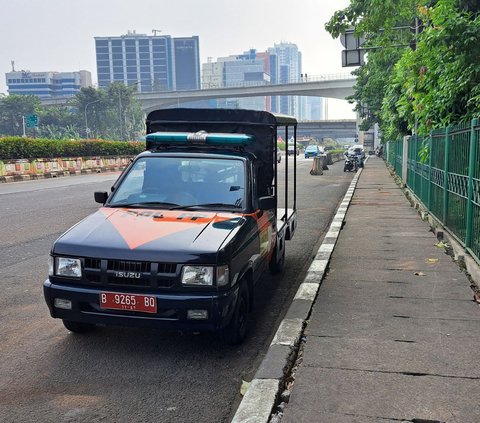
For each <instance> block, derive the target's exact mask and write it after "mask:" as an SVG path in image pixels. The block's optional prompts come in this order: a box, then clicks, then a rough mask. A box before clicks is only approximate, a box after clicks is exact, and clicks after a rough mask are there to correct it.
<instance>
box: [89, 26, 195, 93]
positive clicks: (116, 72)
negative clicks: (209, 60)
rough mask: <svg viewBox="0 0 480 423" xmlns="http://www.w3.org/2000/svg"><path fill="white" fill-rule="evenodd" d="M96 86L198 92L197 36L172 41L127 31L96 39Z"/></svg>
mask: <svg viewBox="0 0 480 423" xmlns="http://www.w3.org/2000/svg"><path fill="white" fill-rule="evenodd" d="M95 51H96V57H97V74H98V86H99V87H107V86H108V85H110V84H111V83H112V82H123V83H124V84H125V85H135V86H136V87H137V90H138V91H140V92H151V91H170V90H190V89H199V88H200V58H199V40H198V37H197V36H194V37H182V38H172V37H171V36H170V35H156V32H155V35H153V36H149V35H146V34H137V33H136V32H135V31H129V32H128V33H127V34H126V35H122V36H119V37H118V36H115V37H95Z"/></svg>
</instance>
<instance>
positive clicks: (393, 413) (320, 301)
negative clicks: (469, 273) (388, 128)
mask: <svg viewBox="0 0 480 423" xmlns="http://www.w3.org/2000/svg"><path fill="white" fill-rule="evenodd" d="M436 244H437V240H436V238H435V236H434V234H433V233H432V232H430V227H429V226H428V225H427V224H426V223H425V222H423V221H422V220H421V219H420V217H419V215H418V214H417V212H416V211H415V210H414V208H412V207H411V206H410V203H409V202H408V200H407V199H406V197H405V195H404V194H403V192H402V191H401V189H400V188H399V187H398V186H397V185H396V184H395V183H394V181H393V178H392V177H391V176H390V174H389V172H388V170H387V169H386V167H385V163H384V161H383V160H380V159H377V158H373V159H370V160H368V162H367V165H366V167H365V169H364V171H363V173H362V175H361V177H360V179H359V181H358V185H357V188H356V190H355V194H354V196H353V199H352V202H351V205H350V207H349V209H348V212H347V214H346V218H345V224H344V227H343V229H342V230H341V232H340V235H339V238H338V241H337V244H336V246H335V249H334V251H333V254H332V257H331V261H330V265H329V272H328V275H327V276H326V277H325V279H324V282H323V284H322V286H321V287H320V291H319V293H318V297H317V300H316V302H315V305H314V308H313V310H312V313H311V316H310V320H309V322H308V325H307V327H306V329H305V332H304V335H305V337H304V339H305V344H304V348H303V353H301V355H303V359H301V362H300V364H299V366H298V369H297V371H296V374H295V383H294V385H293V388H292V391H291V396H290V399H289V402H288V404H286V406H285V409H284V412H283V417H282V418H281V421H282V423H287V422H292V423H294V422H295V423H297V422H322V423H324V422H325V423H327V422H332V423H333V422H334V423H344V422H349V423H350V422H352V423H353V422H356V423H364V422H418V423H420V422H423V423H426V422H449V423H450V422H458V423H470V422H471V423H478V422H480V307H479V305H478V304H476V303H475V302H474V301H473V292H472V290H471V289H470V287H469V281H468V280H467V278H466V276H465V275H464V274H463V273H461V272H460V270H459V268H458V266H457V264H456V263H454V262H453V261H452V259H451V257H450V256H448V255H446V254H445V252H444V250H443V248H439V247H437V246H436Z"/></svg>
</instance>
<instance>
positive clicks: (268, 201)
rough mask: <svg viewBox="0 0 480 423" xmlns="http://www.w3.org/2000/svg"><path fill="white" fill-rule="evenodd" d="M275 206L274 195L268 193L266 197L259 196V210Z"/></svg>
mask: <svg viewBox="0 0 480 423" xmlns="http://www.w3.org/2000/svg"><path fill="white" fill-rule="evenodd" d="M276 206H277V202H276V201H275V197H273V196H271V195H269V196H268V197H260V198H259V199H258V207H259V208H260V210H271V209H274V208H275V207H276Z"/></svg>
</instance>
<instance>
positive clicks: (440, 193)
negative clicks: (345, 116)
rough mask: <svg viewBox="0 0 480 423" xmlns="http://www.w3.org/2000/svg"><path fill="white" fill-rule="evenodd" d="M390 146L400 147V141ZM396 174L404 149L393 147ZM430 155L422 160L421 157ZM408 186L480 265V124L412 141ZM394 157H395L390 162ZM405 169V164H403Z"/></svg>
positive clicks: (410, 141)
mask: <svg viewBox="0 0 480 423" xmlns="http://www.w3.org/2000/svg"><path fill="white" fill-rule="evenodd" d="M391 144H400V143H399V142H396V143H391ZM390 148H392V149H393V150H395V154H394V153H392V152H390V151H389V153H390V155H389V157H388V159H387V160H388V162H389V163H390V165H392V166H394V167H395V172H396V173H397V174H398V175H400V176H402V175H401V172H398V171H397V165H398V157H397V154H399V152H400V149H399V148H398V146H394V145H392V146H390ZM425 148H426V149H427V151H428V154H427V155H426V157H427V159H426V160H422V159H421V157H420V152H421V151H424V150H425ZM406 154H407V186H408V187H409V188H410V189H411V190H412V191H413V192H414V193H415V195H416V196H417V197H418V198H419V199H420V200H421V201H422V202H423V204H424V205H425V207H426V208H427V209H428V210H429V211H430V213H431V214H432V215H434V216H435V217H436V218H437V219H438V220H439V221H440V222H441V223H442V225H443V226H445V227H446V228H448V229H449V231H450V232H451V233H452V234H453V235H454V236H455V237H456V238H457V240H458V241H459V242H461V243H462V245H464V246H465V248H466V249H467V250H468V251H469V252H470V253H471V254H472V256H474V257H475V259H476V260H477V261H478V262H480V125H479V122H478V120H477V119H474V120H473V121H472V122H471V124H460V125H457V126H450V127H448V128H446V129H442V130H436V131H434V132H432V133H431V134H430V135H429V136H428V137H415V136H413V137H411V138H410V140H409V141H408V151H407V152H406ZM390 156H391V157H390ZM400 166H401V162H400Z"/></svg>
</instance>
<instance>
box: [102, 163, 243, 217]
mask: <svg viewBox="0 0 480 423" xmlns="http://www.w3.org/2000/svg"><path fill="white" fill-rule="evenodd" d="M244 204H245V167H244V163H243V161H241V160H237V159H205V158H185V157H144V158H141V159H139V160H137V161H136V162H135V163H134V165H133V166H132V167H131V169H130V170H129V172H128V174H127V175H125V178H124V179H123V180H122V182H121V183H120V185H119V186H118V187H117V188H116V190H115V194H114V196H113V198H112V199H111V201H110V202H109V204H108V205H110V206H113V207H121V206H125V207H128V206H136V207H141V206H142V205H145V207H149V208H151V207H156V206H158V207H162V208H175V209H181V207H182V206H185V207H194V206H198V207H205V208H215V209H217V208H220V209H221V208H222V206H224V208H226V209H228V210H232V208H234V209H235V208H238V209H242V208H243V207H244Z"/></svg>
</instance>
